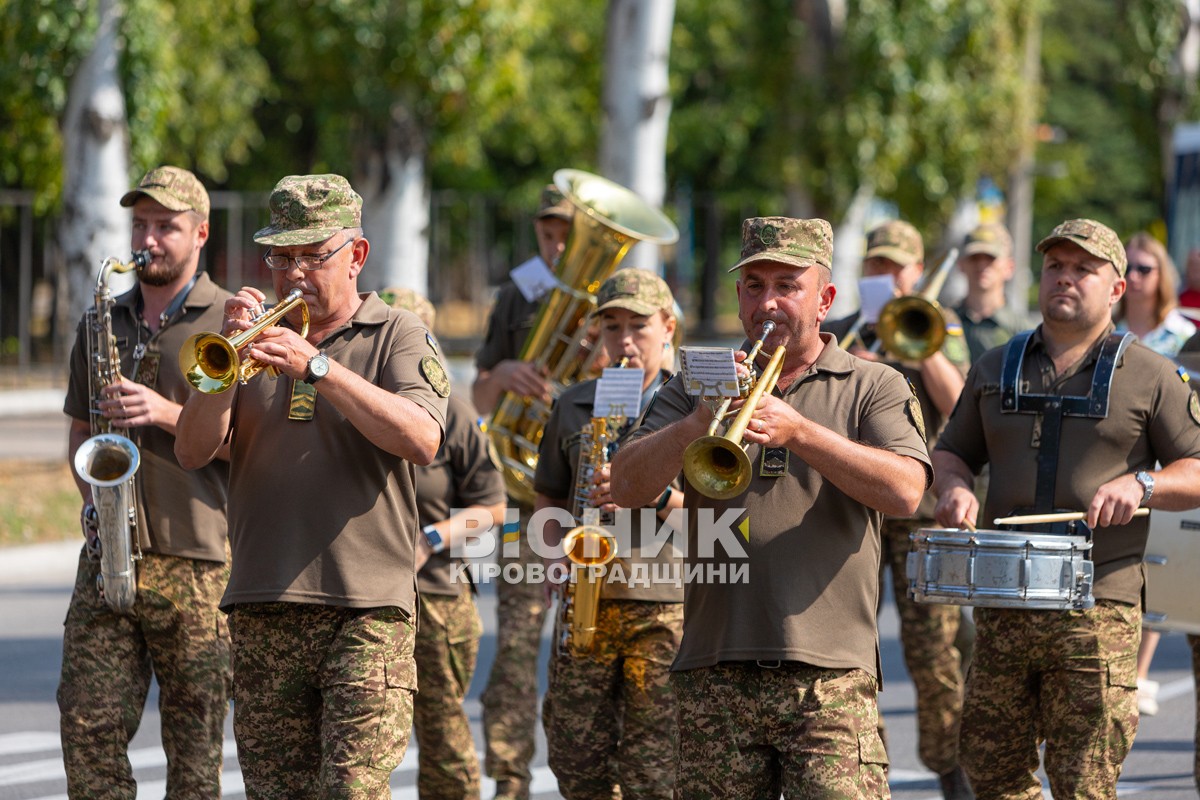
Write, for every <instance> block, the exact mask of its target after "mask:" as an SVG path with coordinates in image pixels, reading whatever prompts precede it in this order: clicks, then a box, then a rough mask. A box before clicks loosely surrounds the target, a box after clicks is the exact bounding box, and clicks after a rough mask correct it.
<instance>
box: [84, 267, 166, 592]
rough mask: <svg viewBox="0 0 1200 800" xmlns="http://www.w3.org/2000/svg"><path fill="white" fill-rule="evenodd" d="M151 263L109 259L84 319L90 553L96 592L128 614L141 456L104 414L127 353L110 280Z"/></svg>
mask: <svg viewBox="0 0 1200 800" xmlns="http://www.w3.org/2000/svg"><path fill="white" fill-rule="evenodd" d="M148 263H150V252H149V251H148V250H139V251H138V252H136V253H134V254H133V258H132V259H130V261H129V262H128V263H122V262H120V261H119V260H117V259H115V258H106V259H105V260H104V263H103V264H102V265H101V266H100V275H99V277H97V279H96V289H95V293H94V297H95V302H94V304H93V306H92V308H89V309H88V310H87V313H86V314H85V318H84V323H85V326H86V328H87V330H86V335H87V349H88V392H89V398H90V400H91V432H92V436H91V438H89V439H88V440H87V441H85V442H84V443H83V444H82V445H80V446H79V449H78V450H76V451H75V472H76V473H77V474H78V475H79V477H80V478H81V479H82V480H83V481H84V482H86V483H88V484H89V485H90V486H91V487H92V502H91V503H89V504H88V505H87V506H85V507H84V511H83V518H82V520H81V522H82V524H83V528H84V537H85V539H86V541H87V542H88V555H89V557H91V558H93V559H95V558H97V557H98V558H99V560H100V574H99V575H98V576H97V577H96V589H97V590H98V591H99V593H100V597H101V598H103V600H104V602H105V603H107V604H108V607H109V608H111V609H112V610H113V611H115V612H116V613H118V614H128V613H129V612H130V610H132V608H133V602H134V599H135V598H136V597H137V573H136V571H135V568H134V562H135V561H137V560H138V559H140V558H141V557H142V552H141V547H140V545H139V544H138V540H137V501H136V493H135V491H134V484H133V476H134V473H136V472H137V469H138V465H139V463H140V462H141V454H140V453H139V452H138V448H137V445H136V444H134V443H133V441H132V440H131V439H129V438H128V437H126V436H122V435H121V434H119V433H114V432H113V428H112V421H111V420H110V419H109V418H108V417H106V416H104V414H103V413H101V411H100V405H99V404H100V400H101V399H102V398H103V397H104V388H105V387H106V386H110V385H111V384H113V383H116V382H117V381H119V380H120V379H121V354H120V353H119V352H118V351H117V340H116V337H115V336H113V332H112V307H113V296H112V291H111V290H110V289H109V286H108V279H109V276H110V275H111V274H112V273H123V272H129V271H130V270H132V269H141V268H142V267H144V266H146V265H147V264H148ZM89 534H91V535H89ZM93 541H94V542H95V544H94V545H93V544H92V542H93ZM97 551H98V552H97Z"/></svg>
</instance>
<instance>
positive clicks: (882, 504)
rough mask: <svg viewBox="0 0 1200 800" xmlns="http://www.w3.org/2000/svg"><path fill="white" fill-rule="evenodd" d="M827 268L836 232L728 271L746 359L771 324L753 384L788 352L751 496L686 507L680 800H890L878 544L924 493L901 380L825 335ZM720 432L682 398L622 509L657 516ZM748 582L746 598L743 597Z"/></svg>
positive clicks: (829, 292)
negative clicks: (646, 508)
mask: <svg viewBox="0 0 1200 800" xmlns="http://www.w3.org/2000/svg"><path fill="white" fill-rule="evenodd" d="M832 259H833V231H832V228H831V227H830V225H829V223H828V222H826V221H825V220H820V219H811V220H803V219H789V218H786V217H765V218H754V219H748V220H746V221H745V223H744V224H743V227H742V257H741V260H739V261H738V263H737V264H735V265H734V266H733V268H732V269H731V270H730V271H731V272H733V271H737V272H739V273H740V275H739V278H738V282H737V293H738V312H739V317H740V318H741V320H742V327H743V329H744V330H745V332H746V336H747V338H750V339H754V338H757V337H758V336H759V334H760V333H761V331H762V327H763V324H764V323H765V322H767V321H771V322H774V323H775V324H776V328H775V330H774V331H773V332H772V333H771V334H770V335H769V336H767V338H766V342H765V345H764V346H763V348H762V353H763V355H762V357H761V359H760V362H761V363H758V362H756V366H757V367H759V368H761V367H763V366H764V364H766V363H767V358H766V356H767V354H769V353H774V352H776V351H777V350H778V349H779V348H780V347H781V346H782V348H783V351H784V357H783V361H782V367H781V369H780V370H779V374H778V381H777V385H776V387H775V388H774V389H773V391H772V392H771V393H770V394H765V393H764V394H763V396H762V397H761V398H760V401H759V402H758V403H757V404H756V405H755V406H754V409H753V412H752V414H753V415H752V417H751V418H750V419H749V421H748V424H747V425H746V427H745V432H744V434H743V438H744V440H745V442H746V443H747V445H748V446H749V452H748V456H749V460H750V463H751V464H752V465H753V473H752V475H751V478H750V481H749V488H748V489H747V490H746V491H745V492H744V493H743V494H741V495H740V496H736V497H733V498H732V499H729V500H711V499H708V498H706V497H703V496H701V495H700V493H698V492H697V491H696V490H695V489H694V488H692V487H690V486H688V487H686V488H685V498H684V508H685V510H686V511H688V512H689V514H688V548H687V556H686V558H687V566H688V568H689V570H690V569H691V568H692V567H705V566H707V567H712V570H711V571H710V572H709V573H708V575H710V576H711V580H709V579H705V580H695V581H694V582H691V583H688V585H687V587H686V597H685V600H684V632H683V639H682V642H681V644H680V649H679V654H678V656H676V659H675V663H674V664H673V666H672V676H671V677H672V681H671V683H672V687H673V688H674V689H675V696H676V703H677V704H678V707H679V723H680V728H679V736H680V748H679V753H680V761H679V767H678V770H677V779H676V787H675V788H676V792H677V793H678V795H679V796H681V797H727V798H742V797H744V798H760V797H776V796H778V795H779V793H780V792H781V791H782V793H783V794H784V796H786V797H792V796H796V797H802V796H816V795H821V796H829V797H834V796H837V797H883V796H886V795H887V791H888V789H887V778H886V774H885V770H886V764H887V757H886V755H885V753H884V751H883V744H882V742H881V741H880V739H879V735H878V732H877V730H876V725H877V721H878V706H877V704H876V690H877V686H878V681H879V675H878V672H877V665H878V656H879V652H878V634H877V629H876V620H875V604H876V600H877V597H878V592H879V527H880V522H881V515H882V514H893V515H896V516H905V515H908V514H911V513H912V512H913V511H914V510H915V509H916V507H917V503H918V501H919V500H920V498H921V494H922V492H923V491H924V489H925V487H926V486H927V485H928V483H929V481H930V480H931V478H932V473H931V471H930V467H929V460H928V455H927V453H926V451H925V442H924V440H923V438H922V436H921V434H920V432H919V429H918V420H917V414H918V413H919V412H917V410H916V400H915V399H914V398H913V396H912V393H911V392H910V391H909V389H908V387H907V385H905V382H904V379H903V378H902V377H900V375H898V374H897V373H896V372H895V370H892V369H890V368H888V367H884V366H882V365H879V364H873V363H870V362H867V361H864V360H861V359H855V358H852V357H851V356H849V355H848V354H846V353H845V352H844V351H842V350H840V349H839V348H838V346H837V342H836V341H835V340H834V339H833V337H832V336H830V335H829V334H823V333H821V332H820V331H819V327H818V326H819V325H820V323H821V321H822V320H823V319H824V318H825V316H826V315H827V314H828V313H829V308H830V306H831V305H832V303H833V297H834V294H835V292H836V289H835V288H834V286H833V284H832V283H831V281H830V278H831V264H832ZM746 347H747V348H748V345H747V346H746ZM772 357H774V356H772ZM734 405H735V406H736V405H737V404H736V403H735V404H734ZM710 418H711V412H710V411H709V409H708V407H707V404H705V403H703V402H700V400H699V399H698V398H696V397H692V396H690V395H689V394H688V393H687V390H686V387H685V386H684V382H683V381H682V380H681V379H680V378H679V377H678V376H676V377H675V378H673V379H671V380H670V381H669V382H668V383H667V384H666V385H665V386H664V387H663V389H662V390H661V391H660V392H659V394H658V396H657V397H656V398H655V401H654V402H653V403H652V404H651V406H650V407H649V408H648V409H647V411H646V413H645V414H644V416H643V421H642V424H641V427H639V428H638V429H637V430H636V431H635V432H634V433H633V435H632V437H631V441H630V442H629V443H627V444H625V445H624V446H623V447H622V448H621V450H620V451H619V452H618V453H617V456H616V459H615V460H614V462H613V468H612V473H613V487H612V488H613V492H612V494H613V500H614V502H616V503H619V504H620V505H623V506H627V507H637V506H642V505H646V504H648V503H653V502H654V500H655V498H656V497H657V496H658V495H659V493H660V492H662V490H663V488H664V486H665V485H666V483H667V481H668V480H669V478H670V476H673V475H676V474H678V472H679V471H680V469H681V468H682V467H683V456H684V451H685V450H686V449H687V447H688V445H689V444H690V443H691V442H692V441H694V440H695V439H697V438H698V437H700V436H703V435H704V433H705V431H706V430H707V429H708V427H709V421H710ZM698 512H704V514H703V515H701V514H700V513H698ZM705 517H707V518H708V522H707V524H704V523H705V520H704V518H705ZM743 564H744V565H745V566H746V567H747V570H748V579H747V580H746V581H734V580H732V579H731V577H732V573H733V572H734V571H735V568H737V567H738V566H739V565H743ZM687 576H688V577H689V578H691V577H692V573H691V572H688V573H687ZM722 576H724V578H725V580H722ZM697 577H699V576H697Z"/></svg>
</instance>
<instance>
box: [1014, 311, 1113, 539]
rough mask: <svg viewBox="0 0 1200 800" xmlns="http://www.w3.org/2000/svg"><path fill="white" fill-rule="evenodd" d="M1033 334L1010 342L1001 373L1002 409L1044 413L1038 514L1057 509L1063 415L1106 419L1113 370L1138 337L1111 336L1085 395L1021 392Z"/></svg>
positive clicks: (1018, 337) (1035, 500)
mask: <svg viewBox="0 0 1200 800" xmlns="http://www.w3.org/2000/svg"><path fill="white" fill-rule="evenodd" d="M1032 337H1033V331H1024V332H1022V333H1019V334H1017V335H1016V336H1014V337H1013V338H1012V339H1010V340H1009V342H1008V345H1007V349H1006V350H1005V353H1004V368H1003V371H1002V372H1001V375H1000V412H1001V413H1003V414H1041V415H1042V430H1041V436H1040V438H1039V441H1038V457H1037V464H1038V469H1037V490H1036V494H1035V499H1034V507H1033V509H1032V511H1033V512H1035V513H1042V512H1048V511H1053V510H1054V490H1055V484H1056V482H1057V477H1058V454H1059V438H1060V437H1061V436H1062V420H1063V417H1064V416H1068V417H1090V418H1092V419H1104V418H1105V417H1107V416H1108V398H1109V392H1110V390H1111V389H1112V376H1113V371H1114V370H1115V369H1116V366H1117V362H1118V361H1120V359H1121V355H1122V354H1123V353H1124V352H1125V348H1126V347H1128V346H1129V343H1130V342H1132V341H1133V340H1134V336H1133V334H1131V333H1125V334H1121V333H1116V332H1114V333H1111V334H1109V335H1108V338H1107V339H1106V340H1105V341H1104V344H1103V345H1101V347H1100V354H1099V355H1098V356H1097V358H1096V367H1095V371H1094V372H1093V374H1092V386H1091V389H1090V390H1089V392H1088V393H1087V394H1086V395H1083V396H1070V395H1057V394H1023V393H1022V392H1021V366H1022V364H1023V362H1024V360H1025V353H1026V351H1027V349H1028V346H1029V340H1030V339H1031V338H1032ZM1064 532H1069V531H1064Z"/></svg>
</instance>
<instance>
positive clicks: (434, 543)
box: [421, 525, 446, 555]
mask: <svg viewBox="0 0 1200 800" xmlns="http://www.w3.org/2000/svg"><path fill="white" fill-rule="evenodd" d="M421 533H423V534H425V541H426V542H428V543H429V549H430V550H432V551H433V553H434V555H437V554H438V553H440V552H442V551H443V550H445V549H446V540H445V539H443V538H442V535H441V534H440V533H438V529H437V528H435V527H433V526H432V525H426V526H425V527H424V528H422V529H421Z"/></svg>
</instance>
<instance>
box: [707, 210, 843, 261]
mask: <svg viewBox="0 0 1200 800" xmlns="http://www.w3.org/2000/svg"><path fill="white" fill-rule="evenodd" d="M755 261H776V262H778V263H780V264H791V265H793V266H797V267H811V266H813V265H814V264H817V265H820V266H822V267H825V268H826V269H829V270H832V269H833V228H832V227H831V226H830V225H829V223H828V222H826V221H825V220H823V219H792V218H791V217H751V218H750V219H748V220H746V221H744V222H743V223H742V257H741V259H740V260H739V261H738V262H737V263H736V264H734V265H733V266H732V267H730V268H729V272H733V271H734V270H738V269H741V268H742V267H744V266H746V265H747V264H750V263H753V262H755Z"/></svg>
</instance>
